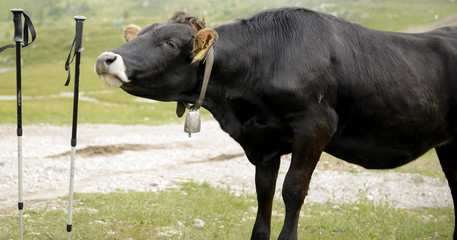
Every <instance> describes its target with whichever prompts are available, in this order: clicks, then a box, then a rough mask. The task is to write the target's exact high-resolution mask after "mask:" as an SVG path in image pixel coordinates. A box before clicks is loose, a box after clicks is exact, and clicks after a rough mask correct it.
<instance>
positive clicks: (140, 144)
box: [0, 121, 452, 214]
mask: <svg viewBox="0 0 457 240" xmlns="http://www.w3.org/2000/svg"><path fill="white" fill-rule="evenodd" d="M15 128H16V127H15V126H14V125H0V146H1V148H0V193H1V194H0V213H2V214H6V213H11V212H14V211H16V206H17V194H18V193H17V175H18V174H17V137H16V129H15ZM70 136H71V128H70V127H69V126H63V127H58V126H49V125H35V126H24V136H23V168H24V170H23V172H24V180H23V184H24V187H23V189H24V203H25V209H34V208H35V209H38V208H41V207H44V206H46V207H48V208H49V207H51V208H63V207H65V206H66V202H64V201H61V200H59V197H62V196H66V195H68V186H69V168H70V152H69V150H70ZM324 157H325V158H328V157H330V156H328V155H325V156H324ZM340 162H341V164H346V163H343V162H342V161H340ZM289 163H290V156H284V157H283V160H282V165H281V169H280V176H279V178H278V186H277V194H278V195H279V194H280V188H281V185H282V182H283V179H284V175H285V173H286V171H287V168H288V165H289ZM333 165H335V164H333ZM337 165H338V166H332V164H330V163H329V162H326V161H321V162H320V163H319V164H318V167H317V170H316V171H315V173H314V175H313V178H312V181H311V186H310V191H309V195H308V197H307V198H306V202H327V201H330V202H335V203H341V202H351V201H355V200H357V199H358V198H359V197H360V196H361V194H362V195H365V196H366V197H367V198H368V199H372V200H374V201H379V200H387V201H389V202H390V203H392V205H393V206H395V207H399V208H417V207H442V206H450V205H452V199H451V196H450V191H449V188H448V186H447V183H446V182H445V181H442V180H439V179H435V178H430V177H425V176H421V175H417V174H402V173H395V172H393V171H382V172H369V171H364V170H363V169H362V168H358V167H356V166H354V165H350V164H346V165H344V167H341V166H343V165H341V166H340V164H337ZM348 166H349V167H348ZM348 168H354V169H357V171H348ZM254 172H255V168H254V166H252V165H251V164H250V163H249V161H248V160H247V159H246V157H245V156H244V154H243V151H242V149H241V147H240V146H239V145H238V144H237V143H236V142H235V141H234V140H232V139H231V138H230V137H229V136H228V135H227V134H226V133H225V132H223V131H222V130H221V129H220V127H219V125H218V123H217V122H215V121H205V122H203V123H202V132H201V133H198V134H194V135H192V138H189V137H188V136H187V134H185V133H184V132H183V125H181V124H173V125H163V126H142V125H134V126H121V125H79V126H78V146H77V152H76V168H75V191H77V192H105V193H106V192H111V191H116V190H130V189H133V190H139V191H157V190H160V189H164V188H167V187H172V186H176V185H177V184H179V183H181V182H183V181H189V180H191V179H192V180H194V181H196V182H205V181H206V182H209V183H211V184H213V185H215V186H222V187H224V188H225V187H226V186H230V189H231V190H232V191H234V192H236V193H239V194H242V193H246V192H247V193H254V192H255V186H254ZM279 196H280V195H279Z"/></svg>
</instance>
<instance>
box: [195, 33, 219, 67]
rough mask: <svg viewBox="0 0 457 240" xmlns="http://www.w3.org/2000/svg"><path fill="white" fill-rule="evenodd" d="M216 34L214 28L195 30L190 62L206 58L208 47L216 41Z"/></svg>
mask: <svg viewBox="0 0 457 240" xmlns="http://www.w3.org/2000/svg"><path fill="white" fill-rule="evenodd" d="M217 38H218V35H217V32H216V31H214V29H211V28H204V29H202V30H200V31H198V32H197V34H196V35H195V40H194V46H193V50H192V55H193V56H194V60H193V61H192V63H197V62H201V61H202V60H205V59H206V56H208V52H209V49H210V48H211V47H212V46H213V45H214V43H215V42H216V41H217Z"/></svg>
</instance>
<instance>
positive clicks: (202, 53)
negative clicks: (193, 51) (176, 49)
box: [194, 46, 208, 60]
mask: <svg viewBox="0 0 457 240" xmlns="http://www.w3.org/2000/svg"><path fill="white" fill-rule="evenodd" d="M207 50H208V46H206V47H205V48H203V49H202V50H200V52H198V53H197V55H195V57H194V60H200V59H202V57H203V55H204V54H205V53H206V51H207Z"/></svg>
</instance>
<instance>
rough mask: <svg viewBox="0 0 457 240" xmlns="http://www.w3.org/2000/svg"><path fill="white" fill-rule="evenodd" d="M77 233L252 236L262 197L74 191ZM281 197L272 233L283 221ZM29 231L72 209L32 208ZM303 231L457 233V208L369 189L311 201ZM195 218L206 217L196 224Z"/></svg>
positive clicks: (56, 221)
mask: <svg viewBox="0 0 457 240" xmlns="http://www.w3.org/2000/svg"><path fill="white" fill-rule="evenodd" d="M74 206H75V207H74V213H73V231H72V237H73V239H249V237H250V233H251V228H252V226H253V223H254V216H255V211H256V201H255V197H254V196H252V195H241V196H236V195H235V194H233V193H231V192H230V189H222V188H213V187H211V186H209V185H208V184H196V183H185V184H183V185H182V186H181V187H179V188H173V189H168V190H166V191H161V192H157V193H151V192H136V191H129V192H126V193H123V192H115V193H109V194H99V193H91V194H80V193H77V194H75V204H74ZM283 212H284V206H283V204H282V201H281V200H280V199H275V204H274V210H273V218H272V236H271V238H272V239H276V238H277V236H278V234H279V232H280V229H281V226H282V221H283V214H282V213H283ZM25 214H26V217H25V223H24V227H25V228H24V229H25V232H24V237H25V239H64V238H65V235H66V227H65V226H66V211H64V210H46V209H45V210H26V211H25ZM301 215H302V216H301V218H300V223H299V239H348V240H352V239H451V236H452V229H453V210H452V208H435V209H432V208H425V209H413V210H402V209H396V208H393V207H391V206H390V205H389V204H388V203H385V202H371V201H368V200H367V199H366V198H364V197H363V193H361V198H360V199H359V200H358V201H357V202H355V203H346V204H338V205H335V204H332V203H323V204H309V203H305V205H304V207H303V209H302V212H301ZM194 219H201V220H203V221H204V227H203V228H196V227H194ZM0 222H2V226H1V227H0V239H17V237H18V236H17V232H18V229H17V217H16V216H14V215H12V216H1V217H0Z"/></svg>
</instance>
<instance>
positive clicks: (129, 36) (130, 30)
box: [124, 24, 141, 42]
mask: <svg viewBox="0 0 457 240" xmlns="http://www.w3.org/2000/svg"><path fill="white" fill-rule="evenodd" d="M140 31H141V27H139V26H137V25H135V24H129V25H128V26H127V27H125V28H124V40H125V42H130V41H132V40H133V39H134V38H136V36H138V33H140Z"/></svg>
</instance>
